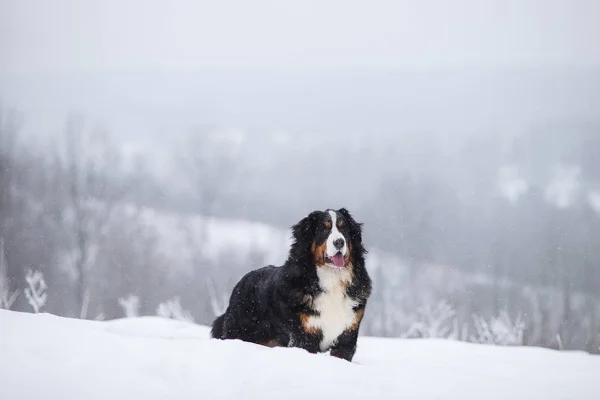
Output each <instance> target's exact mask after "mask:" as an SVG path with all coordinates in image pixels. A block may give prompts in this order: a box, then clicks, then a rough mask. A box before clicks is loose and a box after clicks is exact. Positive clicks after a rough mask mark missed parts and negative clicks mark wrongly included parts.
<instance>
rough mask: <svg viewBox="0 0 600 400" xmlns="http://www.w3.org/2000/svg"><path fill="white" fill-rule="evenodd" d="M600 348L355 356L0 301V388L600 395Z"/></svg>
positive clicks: (97, 394)
mask: <svg viewBox="0 0 600 400" xmlns="http://www.w3.org/2000/svg"><path fill="white" fill-rule="evenodd" d="M599 378H600V357H598V356H592V355H588V354H585V353H580V352H557V351H553V350H547V349H539V348H512V347H511V348H508V347H493V346H486V345H476V344H469V343H461V342H453V341H444V340H415V339H413V340H406V339H405V340H402V339H381V338H369V337H361V338H360V339H359V345H358V351H357V354H356V357H355V359H354V362H353V363H348V362H346V361H343V360H339V359H335V358H333V357H330V356H328V355H325V354H318V355H311V354H309V353H307V352H305V351H303V350H299V349H288V348H275V349H271V348H266V347H262V346H258V345H253V344H249V343H243V342H239V341H218V340H211V339H209V336H208V328H207V327H204V326H198V325H193V324H189V323H186V322H179V321H174V320H168V319H162V318H158V317H141V318H132V319H122V320H115V321H109V322H100V321H82V320H76V319H68V318H62V317H57V316H54V315H49V314H26V313H18V312H13V311H6V310H0V398H2V399H3V400H17V399H19V400H29V399H61V400H68V399H78V400H79V399H103V400H104V399H114V400H117V399H127V400H132V399H167V398H169V399H178V400H179V399H195V400H197V399H213V398H231V399H238V398H243V399H259V398H260V399H277V400H280V399H293V398H297V399H303V400H305V399H318V398H323V399H333V398H340V399H350V398H369V399H371V398H373V399H399V398H406V399H508V398H510V399H523V400H533V399H544V400H548V399H577V400H585V399H590V400H592V399H595V400H597V399H600V379H599Z"/></svg>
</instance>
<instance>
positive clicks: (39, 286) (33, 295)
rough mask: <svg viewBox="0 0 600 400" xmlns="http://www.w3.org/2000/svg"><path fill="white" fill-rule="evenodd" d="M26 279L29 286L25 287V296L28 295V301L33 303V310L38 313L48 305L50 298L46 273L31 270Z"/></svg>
mask: <svg viewBox="0 0 600 400" xmlns="http://www.w3.org/2000/svg"><path fill="white" fill-rule="evenodd" d="M25 281H26V282H27V285H28V286H29V287H28V288H25V297H27V301H28V302H29V304H31V307H32V308H33V312H35V313H36V314H37V313H39V312H40V310H41V309H42V307H44V306H45V305H46V300H48V294H47V293H46V289H47V286H46V282H45V281H44V275H43V274H42V273H41V272H40V271H35V272H34V271H32V270H29V271H27V275H26V276H25Z"/></svg>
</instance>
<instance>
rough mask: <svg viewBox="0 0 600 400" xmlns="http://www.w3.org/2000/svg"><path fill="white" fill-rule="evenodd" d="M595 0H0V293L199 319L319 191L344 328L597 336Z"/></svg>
mask: <svg viewBox="0 0 600 400" xmlns="http://www.w3.org/2000/svg"><path fill="white" fill-rule="evenodd" d="M599 38H600V3H599V2H598V1H595V0H589V1H586V0H578V1H544V0H520V1H513V0H509V1H499V0H498V1H496V0H485V1H481V0H480V1H475V0H472V1H469V0H458V1H453V2H446V1H428V0H425V1H419V2H415V1H370V2H359V1H338V0H336V1H318V2H317V1H308V0H305V1H302V2H278V1H263V0H258V1H253V2H245V1H221V2H205V1H171V2H168V3H167V2H158V1H129V0H128V1H106V0H105V1H91V2H80V1H75V0H71V1H68V0H55V1H52V2H49V1H42V0H32V1H28V2H22V1H11V0H1V1H0V307H2V308H9V309H13V310H18V311H25V312H50V313H54V314H57V315H63V316H69V317H77V318H87V319H114V318H122V317H131V316H135V315H160V316H164V317H169V318H177V319H186V320H191V321H194V322H196V323H200V324H210V323H211V322H212V320H213V319H214V317H215V316H216V315H217V314H219V313H221V312H222V311H223V309H224V308H225V307H226V305H227V300H228V296H229V294H230V292H231V289H232V287H233V285H234V284H235V282H236V281H237V280H238V279H239V278H240V277H241V276H242V275H243V274H245V273H246V272H248V271H249V270H251V269H254V268H258V267H260V266H263V265H265V264H270V263H273V264H277V265H279V264H281V263H283V262H284V260H285V258H286V255H287V250H288V246H289V240H290V231H289V227H290V226H291V225H292V224H294V223H295V222H297V221H298V220H299V219H301V218H302V217H304V216H305V215H307V214H308V213H309V212H310V211H313V210H315V209H321V210H323V209H326V208H340V207H347V208H349V210H350V211H351V212H352V214H353V215H354V217H355V218H356V219H357V220H359V221H362V222H364V224H365V225H364V230H365V233H364V239H365V242H366V246H367V248H368V250H369V255H368V259H367V261H368V269H369V272H370V274H371V276H372V277H373V280H374V292H373V297H372V299H371V300H370V303H369V305H368V308H367V313H366V317H365V318H366V319H365V323H364V324H363V325H362V327H361V334H362V335H373V336H390V337H409V338H416V337H444V338H449V339H455V340H466V341H473V342H482V343H493V344H498V345H532V346H544V347H550V348H555V349H577V350H584V351H588V352H594V353H597V352H600V290H599V288H600V45H599Z"/></svg>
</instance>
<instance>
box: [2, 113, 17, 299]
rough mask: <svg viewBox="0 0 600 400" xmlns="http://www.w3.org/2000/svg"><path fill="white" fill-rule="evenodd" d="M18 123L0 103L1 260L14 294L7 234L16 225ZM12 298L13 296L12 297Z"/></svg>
mask: <svg viewBox="0 0 600 400" xmlns="http://www.w3.org/2000/svg"><path fill="white" fill-rule="evenodd" d="M19 128H20V123H19V122H18V118H17V116H16V113H15V112H14V111H5V110H4V108H3V107H2V104H1V103H0V242H1V243H2V247H1V248H0V259H1V260H2V261H3V265H4V268H3V270H4V271H3V273H4V274H5V275H4V276H5V278H6V282H5V286H6V287H5V290H6V291H7V292H9V293H14V292H16V291H17V290H18V288H17V286H18V284H17V282H18V281H19V280H20V278H21V276H20V275H22V274H19V272H20V271H19V268H18V267H17V266H16V265H15V264H16V263H15V261H14V260H13V257H11V254H10V253H11V246H12V243H13V241H12V240H11V238H10V237H9V235H11V234H12V233H13V232H12V230H13V227H14V225H15V215H14V213H15V212H14V204H15V185H14V177H15V168H16V166H15V163H16V151H17V148H16V144H17V137H18V132H19ZM13 301H14V299H13Z"/></svg>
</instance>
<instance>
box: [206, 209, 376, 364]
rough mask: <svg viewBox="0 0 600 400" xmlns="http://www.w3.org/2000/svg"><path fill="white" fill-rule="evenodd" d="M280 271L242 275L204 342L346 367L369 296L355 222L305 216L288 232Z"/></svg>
mask: <svg viewBox="0 0 600 400" xmlns="http://www.w3.org/2000/svg"><path fill="white" fill-rule="evenodd" d="M292 235H293V241H292V246H291V248H290V250H289V255H288V258H287V260H286V261H285V263H284V264H283V265H282V266H273V265H269V266H266V267H262V268H260V269H257V270H253V271H250V272H249V273H247V274H246V275H245V276H243V277H242V278H241V279H240V281H239V282H238V283H237V284H236V286H235V287H234V288H233V292H232V294H231V297H230V299H229V305H228V307H227V309H226V310H225V313H224V314H223V315H221V316H219V317H217V318H216V319H215V321H214V322H213V325H212V329H211V336H212V337H213V338H217V339H239V340H242V341H246V342H252V343H257V344H261V345H265V346H269V347H275V346H282V347H298V348H302V349H305V350H307V351H309V352H311V353H317V352H323V353H325V352H327V351H330V355H332V356H335V357H339V358H342V359H345V360H348V361H352V357H353V356H354V353H355V351H356V342H357V339H358V330H359V327H360V324H361V321H362V319H363V316H364V312H365V307H366V305H367V299H368V298H369V296H370V295H371V278H370V277H369V274H368V273H367V270H366V268H365V259H364V256H365V254H366V250H365V248H364V247H363V244H362V223H358V222H356V221H355V220H354V219H353V218H352V216H351V215H350V213H349V212H348V210H346V209H345V208H341V209H339V210H332V209H328V210H325V211H313V212H311V213H310V214H309V215H308V216H306V217H304V218H303V219H302V220H300V221H299V222H298V223H297V224H296V225H294V226H292Z"/></svg>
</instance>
